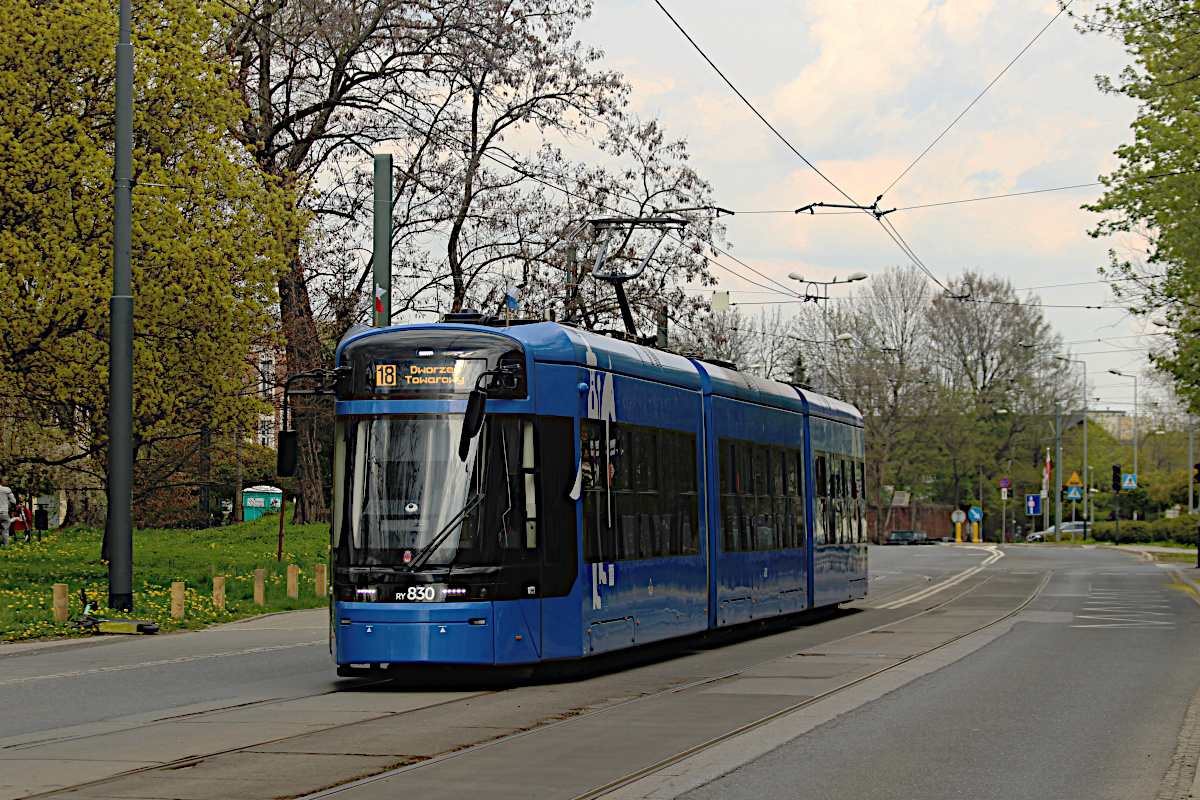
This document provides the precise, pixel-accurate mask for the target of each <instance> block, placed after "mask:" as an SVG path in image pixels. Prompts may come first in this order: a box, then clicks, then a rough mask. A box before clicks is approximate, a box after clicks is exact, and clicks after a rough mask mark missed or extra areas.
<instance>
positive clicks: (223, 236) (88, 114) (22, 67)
mask: <svg viewBox="0 0 1200 800" xmlns="http://www.w3.org/2000/svg"><path fill="white" fill-rule="evenodd" d="M219 9H220V6H216V5H215V4H214V5H212V6H210V5H208V4H204V3H201V4H196V3H190V2H184V1H183V0H149V1H148V2H142V3H140V4H139V6H138V9H137V13H136V15H135V19H136V27H135V31H134V35H135V36H136V41H137V47H136V51H135V52H136V63H135V69H136V70H137V74H138V77H139V80H138V83H137V88H136V95H135V100H134V108H135V118H134V132H135V144H134V153H135V158H134V179H135V181H136V185H135V190H134V207H133V213H134V220H133V226H134V240H133V247H134V251H133V265H134V273H133V289H134V295H135V308H136V318H135V340H134V436H135V443H134V444H135V454H136V456H137V459H138V465H139V467H145V465H146V464H148V463H149V462H150V461H151V460H153V459H151V458H150V454H151V452H152V451H153V450H154V448H155V447H156V445H157V444H159V443H163V442H179V441H181V440H192V441H195V440H196V439H197V438H198V437H199V435H200V433H201V432H202V431H203V430H219V429H225V430H230V431H232V430H241V429H245V427H247V426H248V425H249V423H250V421H251V420H252V419H253V418H254V417H255V416H256V414H257V413H258V412H259V411H260V410H261V409H262V406H261V403H258V402H257V401H256V400H255V399H254V398H253V397H252V396H249V395H247V394H246V393H245V392H244V391H243V378H244V376H245V373H246V370H247V364H246V361H245V356H246V353H247V351H248V350H250V349H251V348H252V347H253V346H255V345H261V344H264V343H266V342H267V341H269V338H270V336H271V330H272V327H273V324H272V319H271V313H270V311H271V307H272V305H273V304H274V298H275V288H274V284H275V281H276V279H277V276H278V275H279V273H280V269H281V265H282V263H283V259H282V249H281V247H280V246H279V243H280V239H281V236H282V237H286V236H287V235H289V232H291V233H293V235H294V232H295V231H296V230H297V228H298V226H297V223H296V219H295V216H294V215H293V214H292V213H291V211H290V209H289V198H288V196H287V194H286V192H284V191H283V190H282V189H281V188H280V186H279V185H278V183H277V182H274V181H271V180H268V179H266V178H264V176H262V175H261V174H260V173H259V172H258V171H256V170H254V169H253V168H252V162H251V159H250V158H249V156H248V154H247V153H246V151H245V150H244V149H243V148H239V147H237V146H236V145H235V144H233V143H231V142H230V141H229V139H228V137H227V136H226V135H225V131H227V130H228V128H229V127H230V126H232V125H234V124H236V123H237V122H238V121H239V120H240V119H241V112H242V109H241V107H240V105H239V104H238V102H237V98H236V97H235V96H233V95H232V94H231V93H230V92H229V89H228V85H229V84H228V75H227V74H225V73H223V72H222V71H221V70H220V69H218V68H217V67H215V66H214V60H213V59H212V58H211V54H210V53H209V52H208V50H207V49H206V48H207V46H208V36H209V34H210V32H211V30H212V29H213V28H214V26H220V25H222V24H225V23H226V22H227V20H226V19H225V17H224V15H223V12H222V11H221V10H219ZM106 21H111V25H106V24H105V22H106ZM115 27H116V17H115V14H114V13H113V10H112V8H111V7H110V6H109V5H108V4H107V3H105V2H98V1H97V0H54V2H49V0H14V2H11V3H6V4H4V5H3V6H2V7H0V63H2V69H0V90H2V91H3V94H4V97H5V98H6V102H5V103H4V104H3V107H0V140H3V141H4V146H3V147H0V395H3V396H5V397H7V398H9V400H10V402H9V403H8V404H6V405H5V407H4V409H5V410H9V411H11V412H12V413H13V414H15V415H16V416H17V418H18V419H26V420H30V419H36V420H38V421H39V422H40V423H41V424H42V425H44V426H46V427H57V428H58V429H59V431H60V435H58V436H49V437H39V440H38V441H39V442H47V441H48V444H47V445H46V446H45V447H40V448H39V447H38V446H36V443H34V446H32V447H31V448H30V449H28V450H26V451H25V453H24V454H23V455H20V456H19V458H20V459H23V460H24V461H25V462H27V463H37V464H42V465H47V466H73V467H75V468H78V469H83V470H85V471H90V472H91V474H92V475H93V476H94V479H95V480H96V481H99V480H100V475H101V474H102V464H103V458H102V456H103V452H104V450H105V448H106V445H107V439H106V430H107V413H108V392H107V373H108V345H107V339H108V336H107V327H108V299H109V296H110V294H111V292H112V273H111V265H112V251H111V248H112V155H111V149H112V141H113V129H112V118H113V105H114V95H113V92H114V86H113V73H114V63H113V42H114V40H115V33H114V30H115ZM176 467H177V462H173V461H171V460H169V459H168V460H167V461H164V462H162V464H161V468H162V470H163V471H160V472H157V473H155V472H151V473H148V474H147V473H143V477H144V479H143V480H141V481H140V482H139V485H138V487H137V491H138V496H144V494H145V493H146V492H148V491H152V490H153V489H155V488H156V486H157V484H158V483H159V482H161V481H163V480H169V478H170V475H171V473H172V471H173V470H174V469H175V468H176Z"/></svg>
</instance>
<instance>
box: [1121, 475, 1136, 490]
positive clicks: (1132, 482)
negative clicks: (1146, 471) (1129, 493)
mask: <svg viewBox="0 0 1200 800" xmlns="http://www.w3.org/2000/svg"><path fill="white" fill-rule="evenodd" d="M1121 488H1122V489H1136V488H1137V475H1136V474H1134V473H1132V472H1126V473H1125V474H1124V475H1122V476H1121Z"/></svg>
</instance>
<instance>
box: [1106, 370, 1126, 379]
mask: <svg viewBox="0 0 1200 800" xmlns="http://www.w3.org/2000/svg"><path fill="white" fill-rule="evenodd" d="M1109 372H1111V373H1112V374H1113V375H1120V376H1121V377H1122V378H1124V377H1125V373H1124V372H1121V370H1119V369H1110V370H1109Z"/></svg>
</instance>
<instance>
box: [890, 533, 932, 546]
mask: <svg viewBox="0 0 1200 800" xmlns="http://www.w3.org/2000/svg"><path fill="white" fill-rule="evenodd" d="M884 544H933V542H930V541H929V540H928V536H927V534H926V533H925V531H892V532H891V533H890V534H888V538H887V541H886V542H884Z"/></svg>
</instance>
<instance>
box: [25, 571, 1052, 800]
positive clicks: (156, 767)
mask: <svg viewBox="0 0 1200 800" xmlns="http://www.w3.org/2000/svg"><path fill="white" fill-rule="evenodd" d="M1053 572H1054V571H1049V572H1047V574H1046V576H1045V577H1044V579H1043V580H1042V582H1041V584H1039V586H1038V587H1037V589H1035V590H1034V592H1033V593H1032V594H1030V596H1029V597H1028V598H1026V599H1025V600H1024V601H1023V602H1022V603H1021V604H1020V605H1019V606H1017V607H1016V608H1014V609H1013V610H1012V611H1010V612H1008V613H1006V614H1005V615H1003V616H1001V617H998V618H996V619H994V620H992V621H990V622H988V623H986V624H984V625H980V626H978V627H976V628H973V629H972V630H970V631H967V632H965V633H962V634H960V635H958V636H955V637H954V638H952V639H950V640H948V641H946V642H943V643H941V644H939V645H937V646H935V647H931V648H929V649H927V650H923V651H921V652H919V653H915V654H913V655H911V656H908V657H906V658H904V659H903V660H901V661H898V662H897V663H894V664H890V665H888V666H887V667H883V668H881V669H879V670H875V671H873V672H871V673H870V674H868V675H864V676H861V677H860V678H857V679H855V680H853V681H851V682H850V683H847V684H844V685H842V686H839V687H837V688H835V689H832V690H830V691H829V692H826V693H824V694H822V695H818V696H815V697H813V698H811V699H807V700H804V701H803V702H800V703H797V704H794V705H792V706H789V707H788V708H786V709H783V710H781V711H779V712H776V713H773V714H771V715H768V716H766V717H763V718H762V719H759V720H756V721H754V722H752V723H749V724H747V725H743V726H741V727H739V728H738V729H736V730H734V731H730V732H728V733H726V734H723V735H722V736H720V737H716V738H714V739H711V740H709V741H706V742H704V743H702V744H700V745H696V746H694V747H691V748H688V749H687V750H685V751H682V752H680V753H678V754H675V755H673V756H671V757H670V758H667V759H663V760H661V761H659V762H656V763H655V764H652V765H649V766H646V767H643V768H641V769H639V770H637V771H635V772H632V773H629V774H628V775H626V776H624V777H623V778H620V779H618V780H617V781H613V782H611V783H609V784H606V785H605V786H602V787H599V788H597V789H594V790H591V791H590V792H587V793H585V794H583V795H579V796H578V797H579V798H592V797H601V796H603V795H604V794H608V793H610V792H612V791H615V790H617V789H619V788H621V787H623V786H626V785H628V784H629V783H632V782H634V781H636V780H638V779H640V778H642V777H645V776H647V775H650V774H653V773H654V772H657V771H660V770H662V769H664V768H666V767H669V766H671V765H672V764H675V763H678V762H680V761H682V760H684V759H686V758H688V757H690V756H692V755H695V754H696V753H698V752H702V751H703V750H705V749H708V748H710V747H713V746H715V745H717V744H720V743H721V742H723V741H727V740H729V739H731V738H734V737H736V736H738V735H741V734H744V733H746V732H748V731H750V730H753V729H755V728H757V727H761V726H762V725H765V724H768V723H769V722H771V721H774V720H775V719H778V718H780V717H782V716H785V715H787V714H790V713H793V712H795V711H797V710H799V709H802V708H804V707H806V706H809V705H811V704H813V703H815V702H818V701H819V700H822V699H825V698H827V697H830V696H832V695H834V694H837V693H839V692H842V691H845V690H846V689H848V688H851V687H853V686H855V685H858V684H860V683H862V682H863V681H866V680H869V679H870V678H873V677H876V676H878V675H881V674H883V673H886V672H888V671H890V670H892V669H895V668H897V667H899V666H901V665H903V664H906V663H908V662H910V661H912V660H914V659H917V658H921V657H922V656H925V655H928V654H929V653H933V652H935V651H937V650H939V649H941V648H944V647H947V646H949V645H951V644H953V643H955V642H957V641H959V640H961V639H963V638H966V637H967V636H971V635H973V634H975V633H978V632H979V631H981V630H985V629H986V628H989V627H991V626H994V625H996V624H999V623H1001V622H1003V621H1004V620H1006V619H1009V618H1010V617H1012V616H1014V615H1016V614H1018V613H1020V611H1022V610H1023V609H1024V608H1025V607H1026V606H1028V605H1029V603H1031V602H1033V600H1035V599H1036V598H1037V596H1038V595H1039V594H1040V593H1041V591H1042V590H1043V589H1044V588H1045V585H1046V584H1047V583H1048V582H1049V580H1050V578H1051V577H1052V575H1053ZM997 574H999V573H995V572H993V573H991V574H987V575H985V576H984V577H982V579H981V580H979V581H977V582H974V583H972V584H971V585H970V586H968V587H966V588H965V589H963V590H962V591H959V592H957V593H956V594H954V595H953V596H952V597H949V598H947V599H945V600H943V601H941V602H939V603H937V604H936V605H933V606H931V607H929V608H926V609H923V610H921V611H918V612H916V613H913V614H909V615H907V616H904V617H900V618H898V619H892V620H889V621H888V622H886V623H882V624H880V625H876V626H874V627H871V628H868V629H865V630H862V631H857V632H855V633H852V634H848V635H846V636H842V637H839V638H836V639H831V640H830V641H828V642H823V643H822V644H821V645H820V646H822V647H829V646H831V645H836V644H839V643H841V642H845V641H848V640H851V639H855V638H858V637H860V636H866V635H869V634H872V633H875V632H877V631H882V630H885V629H888V628H891V627H893V626H896V625H900V624H902V623H905V622H908V621H910V620H913V619H917V618H919V617H922V616H925V615H928V614H930V613H932V612H936V611H940V610H942V609H944V608H946V607H947V606H950V605H952V604H953V603H955V602H957V601H959V600H961V599H962V598H964V597H966V596H967V595H970V594H971V593H972V592H974V591H976V590H977V589H979V588H980V587H981V586H984V585H986V584H987V583H989V582H990V581H991V580H992V579H993V578H994V577H995V576H996V575H997ZM972 577H974V575H972ZM907 588H909V589H911V588H913V587H907ZM946 588H957V586H955V587H949V586H948V587H946ZM901 591H903V590H901ZM891 594H894V593H889V594H888V595H886V596H891ZM872 610H875V609H872ZM812 649H813V647H812V646H806V647H805V648H803V649H801V650H795V651H789V652H787V653H783V654H780V655H777V656H772V657H771V658H767V659H762V660H759V661H756V662H754V663H751V664H746V665H744V666H740V667H737V668H736V669H732V670H726V671H723V672H721V673H719V674H714V675H709V676H705V677H703V678H697V679H694V680H690V681H685V682H683V683H680V684H677V685H674V686H668V687H665V688H663V689H659V690H657V691H654V692H649V693H647V694H644V695H640V696H638V697H632V698H629V699H626V700H621V701H619V702H616V703H612V704H610V705H606V706H604V707H601V708H595V709H592V710H589V711H584V712H582V713H577V714H572V715H571V716H568V717H564V718H561V719H556V720H552V721H550V722H546V723H543V724H538V725H534V726H532V727H529V728H526V729H522V730H518V731H514V732H512V733H508V734H504V735H502V736H498V737H496V738H494V739H489V740H486V741H482V742H478V743H476V744H473V745H469V746H467V747H463V748H460V749H457V750H452V751H449V752H446V753H442V754H439V755H436V756H432V757H428V758H423V759H421V760H419V761H416V762H414V763H411V764H405V765H403V766H400V767H395V768H392V769H388V770H384V771H382V772H378V773H375V774H373V775H369V776H366V777H363V778H359V779H356V780H352V781H349V782H346V783H342V784H339V785H337V786H332V787H329V788H326V789H322V790H320V791H317V792H313V793H310V794H305V795H299V796H296V800H309V799H310V798H314V799H315V798H323V797H332V796H334V795H337V794H339V793H342V792H346V791H348V790H351V789H353V788H356V787H358V786H364V785H368V784H371V783H376V782H379V781H382V780H386V779H388V778H392V777H395V776H398V775H401V774H404V773H407V772H411V771H415V770H420V769H424V768H427V767H430V766H433V765H435V764H440V763H443V762H445V761H448V760H452V759H458V758H463V757H466V756H469V755H471V754H473V753H476V752H479V751H481V750H483V749H486V748H491V747H496V746H498V745H502V744H504V743H506V742H510V741H513V740H516V739H520V738H524V737H528V736H532V735H534V734H539V733H542V732H545V731H547V730H551V729H554V728H558V727H560V726H566V725H571V724H573V723H577V722H580V721H583V720H586V719H590V718H593V717H596V716H598V715H602V714H608V713H611V712H614V711H617V710H619V709H623V708H626V707H628V706H630V705H633V704H637V703H643V702H646V701H650V700H654V699H656V698H662V697H665V696H668V695H672V694H677V693H680V692H684V691H688V690H690V689H695V688H697V687H701V686H704V685H706V684H712V683H717V682H719V681H723V680H727V679H729V678H733V677H737V676H738V675H741V674H743V673H745V672H749V671H751V670H754V669H757V668H760V667H763V666H767V665H770V664H772V663H775V662H779V661H783V660H785V659H788V658H792V657H794V656H798V655H801V654H804V653H806V652H808V651H810V650H812ZM391 680H392V678H389V677H380V678H379V679H377V680H370V681H364V682H361V683H356V684H355V685H354V686H353V687H346V688H342V689H337V690H335V691H333V692H316V693H311V694H306V695H297V696H295V697H285V698H276V699H269V700H258V701H253V702H250V703H238V704H232V705H229V706H222V707H221V708H216V709H211V710H205V711H199V712H194V713H190V714H182V715H174V716H171V717H164V718H159V719H156V720H153V721H150V722H146V723H141V724H138V725H131V726H127V727H124V728H119V729H115V730H106V731H99V732H95V733H88V734H80V735H76V736H67V737H59V738H48V739H43V740H37V741H31V742H26V743H20V744H15V745H9V746H8V747H6V748H3V750H4V751H6V752H12V751H13V750H18V749H19V750H24V749H32V748H36V747H39V746H44V745H52V744H57V743H60V742H65V741H72V740H79V739H87V738H91V737H103V736H106V735H110V734H112V733H114V732H125V731H134V730H139V729H145V728H151V727H155V726H161V725H165V724H168V723H170V722H172V721H177V720H179V719H199V718H206V717H215V716H217V715H219V714H221V713H224V712H228V711H233V710H240V709H244V708H246V707H253V706H266V705H271V704H277V703H286V702H290V701H295V700H302V699H306V698H310V697H320V696H325V695H330V694H338V693H341V692H346V691H352V690H355V689H362V688H366V687H370V686H375V685H379V684H384V683H388V682H390V681H391ZM502 691H506V688H505V689H493V690H480V691H473V692H471V693H470V694H469V695H467V696H465V697H459V698H454V699H449V700H445V701H442V702H440V703H431V704H429V705H427V706H422V707H420V708H416V709H410V710H406V711H399V712H393V713H387V714H381V715H380V716H379V717H372V718H370V719H367V720H356V721H353V722H347V723H343V724H338V725H331V726H328V727H325V728H322V729H321V730H320V731H319V732H320V733H327V732H330V731H336V730H344V729H350V728H353V727H355V726H358V725H363V724H366V723H371V722H378V721H379V720H380V719H390V718H402V717H404V716H406V715H412V714H416V713H418V712H422V711H426V710H428V709H429V708H435V707H446V706H453V705H455V704H458V703H463V702H466V701H469V700H474V699H477V698H480V697H483V696H486V695H490V694H496V693H498V692H502ZM311 733H312V732H304V733H297V734H292V735H289V736H283V737H277V738H274V739H268V740H264V741H262V742H257V743H255V744H253V745H241V746H237V747H230V748H225V749H220V750H215V751H211V752H206V753H203V754H199V755H190V756H187V757H185V758H180V759H176V760H172V761H166V762H163V763H160V764H153V765H148V766H144V767H139V768H136V769H132V770H126V771H123V772H120V773H118V774H115V775H110V776H106V777H103V778H98V779H95V780H90V781H83V782H80V783H76V784H72V785H70V786H65V787H58V788H55V789H53V790H49V791H45V792H39V793H36V794H31V795H27V797H30V798H33V797H51V796H56V795H61V794H65V793H67V792H70V791H73V790H78V789H82V788H87V787H93V786H98V785H103V784H105V783H109V782H112V781H116V780H120V779H123V778H128V777H130V776H134V775H137V774H141V773H148V772H155V771H169V770H175V769H180V768H184V767H188V766H191V765H196V764H199V763H201V762H203V761H205V760H207V759H211V758H215V757H217V756H222V755H228V754H232V753H238V752H242V751H246V750H250V749H252V748H261V747H264V746H267V745H277V744H280V743H284V742H288V741H293V740H297V739H301V738H303V737H305V736H308V735H311Z"/></svg>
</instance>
